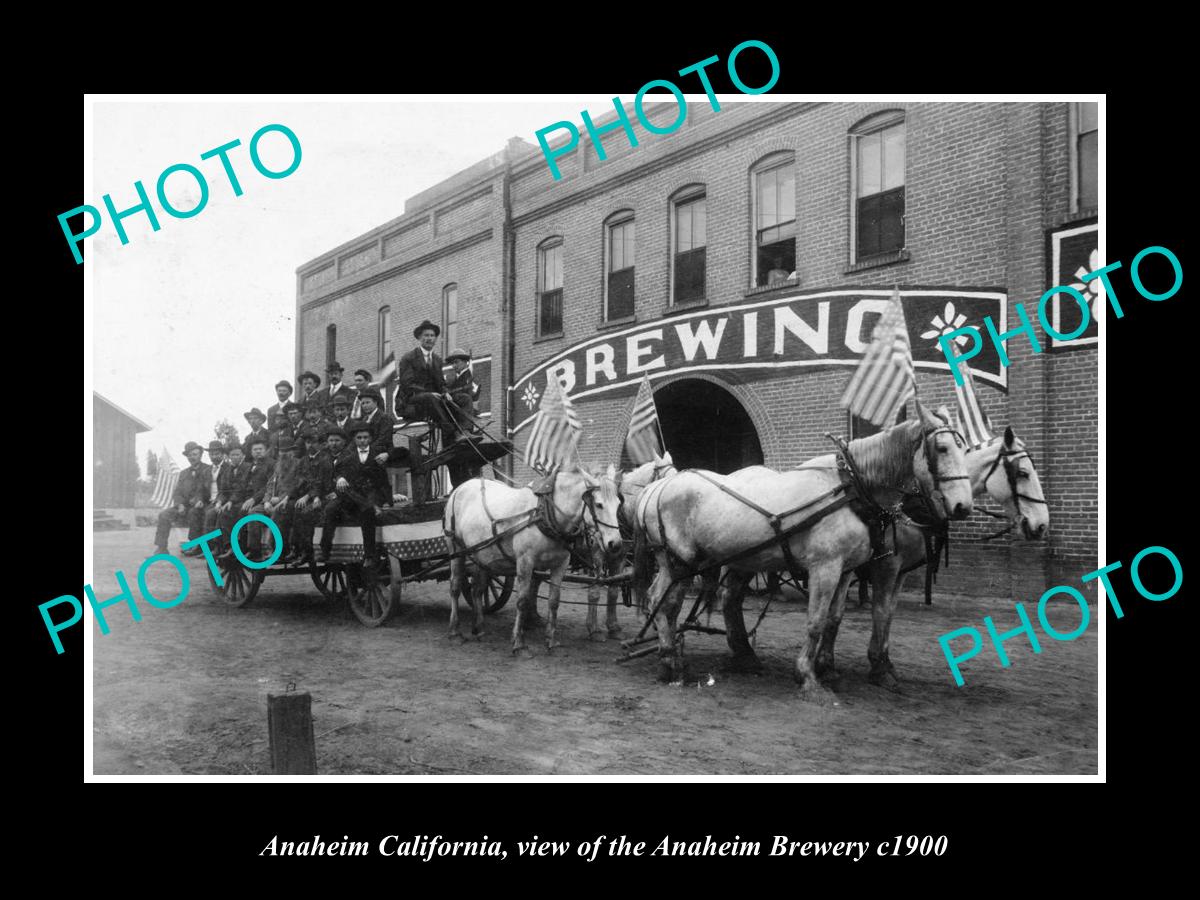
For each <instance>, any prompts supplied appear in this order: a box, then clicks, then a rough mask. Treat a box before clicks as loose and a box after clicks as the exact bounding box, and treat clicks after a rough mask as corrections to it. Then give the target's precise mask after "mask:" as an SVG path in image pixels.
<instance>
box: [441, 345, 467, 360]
mask: <svg viewBox="0 0 1200 900" xmlns="http://www.w3.org/2000/svg"><path fill="white" fill-rule="evenodd" d="M456 359H465V360H466V361H467V362H470V361H471V354H470V353H468V352H467V351H466V350H464V349H463V348H462V347H455V348H454V350H453V352H452V353H451V354H450V355H449V356H447V357H446V362H454V361H455V360H456Z"/></svg>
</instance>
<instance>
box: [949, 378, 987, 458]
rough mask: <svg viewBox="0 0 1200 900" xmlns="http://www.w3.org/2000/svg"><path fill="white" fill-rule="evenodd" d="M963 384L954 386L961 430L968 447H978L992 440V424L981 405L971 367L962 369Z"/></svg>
mask: <svg viewBox="0 0 1200 900" xmlns="http://www.w3.org/2000/svg"><path fill="white" fill-rule="evenodd" d="M962 376H963V383H962V384H961V385H960V384H958V383H957V382H956V383H955V385H954V393H955V395H956V396H957V399H958V412H959V416H958V418H959V429H960V430H961V431H962V433H963V436H964V437H965V438H966V439H967V445H968V446H970V447H978V446H979V445H980V444H985V443H987V442H988V441H990V440H991V439H992V422H991V420H990V419H989V418H988V414H987V413H986V412H984V410H983V406H982V405H980V403H979V397H978V396H976V394H975V380H974V379H973V378H972V377H971V367H970V366H966V365H964V366H963V367H962Z"/></svg>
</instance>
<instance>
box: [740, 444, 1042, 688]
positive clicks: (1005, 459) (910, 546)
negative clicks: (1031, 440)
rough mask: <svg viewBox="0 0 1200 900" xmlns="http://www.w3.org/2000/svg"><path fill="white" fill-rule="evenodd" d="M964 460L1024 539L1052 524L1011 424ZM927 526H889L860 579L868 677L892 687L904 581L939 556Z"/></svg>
mask: <svg viewBox="0 0 1200 900" xmlns="http://www.w3.org/2000/svg"><path fill="white" fill-rule="evenodd" d="M966 464H967V474H968V475H969V476H970V479H971V491H972V493H973V494H974V495H975V496H979V495H981V494H988V495H989V496H991V497H992V499H994V500H996V501H997V502H998V503H999V504H1000V505H1001V506H1002V507H1003V508H1004V512H1005V514H1006V515H1007V517H1008V520H1009V523H1010V528H1015V527H1017V526H1020V528H1021V531H1022V533H1023V534H1024V536H1025V538H1026V540H1031V541H1034V540H1040V539H1042V538H1043V537H1045V536H1046V532H1047V530H1048V529H1049V527H1050V509H1049V507H1048V506H1047V505H1046V498H1045V495H1044V494H1043V493H1042V485H1041V481H1040V480H1039V478H1038V473H1037V470H1036V469H1035V468H1034V466H1033V459H1032V457H1030V455H1029V451H1028V450H1026V449H1025V443H1024V441H1022V440H1021V439H1020V438H1018V437H1017V436H1016V434H1015V433H1014V432H1013V430H1012V428H1011V427H1008V428H1006V429H1004V436H1003V438H992V440H991V441H989V442H988V443H986V444H984V445H983V446H981V447H978V448H973V449H971V450H968V451H967V453H966ZM917 514H918V513H917V512H914V513H913V515H917ZM922 518H924V517H922ZM927 529H928V526H925V527H922V526H921V525H919V524H907V523H905V522H904V521H903V520H901V521H900V522H898V523H897V524H896V530H895V539H894V542H893V536H892V535H893V532H892V529H891V528H888V529H887V531H886V533H885V537H886V539H887V542H888V544H887V546H888V549H893V548H894V550H895V552H894V553H891V554H889V555H887V556H884V557H883V558H881V559H877V560H874V561H872V562H870V563H869V564H868V565H867V566H864V567H863V569H864V570H865V572H862V573H860V578H861V577H862V575H863V574H866V575H867V576H868V577H869V579H870V582H871V586H872V591H873V597H874V602H873V604H872V607H871V616H872V619H873V628H872V631H871V642H870V645H869V647H868V649H867V656H868V658H869V659H870V660H871V674H870V675H869V676H868V678H869V680H870V681H871V683H872V684H879V685H883V686H884V687H887V688H889V689H891V690H895V689H896V688H897V687H898V686H899V680H898V679H897V677H896V671H895V669H894V668H893V667H892V663H891V660H890V659H889V658H888V638H889V635H890V633H891V626H892V616H893V615H894V614H895V612H896V597H897V593H898V591H899V588H900V581H901V579H902V578H903V576H904V575H905V574H907V573H908V572H910V571H912V570H913V569H915V568H918V567H919V566H920V565H921V564H922V563H925V564H927V565H935V564H936V560H935V559H926V553H927V550H926V543H925V533H926V531H927ZM935 553H936V551H935ZM845 607H846V604H845V596H844V595H843V596H842V597H841V599H840V602H837V603H835V604H834V605H833V607H832V608H831V609H830V613H829V620H828V623H827V625H826V628H825V635H824V637H823V638H822V641H821V647H820V650H819V651H818V652H817V659H816V665H815V668H816V672H817V675H818V676H821V675H825V674H833V673H834V671H835V670H834V663H833V646H834V643H835V642H836V640H837V633H838V626H839V625H840V624H841V621H842V614H843V613H844V612H845ZM738 613H739V614H740V610H739V611H738ZM742 630H743V631H744V626H743V629H742ZM730 649H732V650H733V651H734V654H735V655H737V654H739V653H741V654H745V652H746V651H747V650H749V646H748V645H747V646H746V647H741V648H735V647H733V646H732V645H731V647H730ZM750 653H751V654H753V651H752V650H750Z"/></svg>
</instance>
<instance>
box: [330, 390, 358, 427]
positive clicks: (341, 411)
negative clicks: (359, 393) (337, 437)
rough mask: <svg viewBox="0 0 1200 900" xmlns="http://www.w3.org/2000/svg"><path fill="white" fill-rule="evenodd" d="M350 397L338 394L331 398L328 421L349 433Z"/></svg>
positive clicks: (350, 419)
mask: <svg viewBox="0 0 1200 900" xmlns="http://www.w3.org/2000/svg"><path fill="white" fill-rule="evenodd" d="M350 402H351V401H350V397H349V396H347V395H346V394H338V395H337V396H336V397H334V398H333V402H332V403H331V404H330V413H329V422H330V424H331V425H336V426H337V427H338V428H340V429H342V431H345V432H346V433H347V434H349V433H350V422H351V421H353V420H352V418H351V416H350Z"/></svg>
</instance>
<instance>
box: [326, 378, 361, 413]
mask: <svg viewBox="0 0 1200 900" xmlns="http://www.w3.org/2000/svg"><path fill="white" fill-rule="evenodd" d="M332 388H333V385H327V386H326V387H320V388H317V396H318V397H320V398H321V406H322V407H323V408H324V410H325V416H326V418H329V419H332V418H333V401H334V399H335V398H337V397H345V398H346V400H347V401H348V402H349V403H350V404H351V405H353V404H354V391H353V390H352V389H351V388H350V385H348V384H346V383H345V382H342V383H341V384H339V385H338V386H337V390H332Z"/></svg>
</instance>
